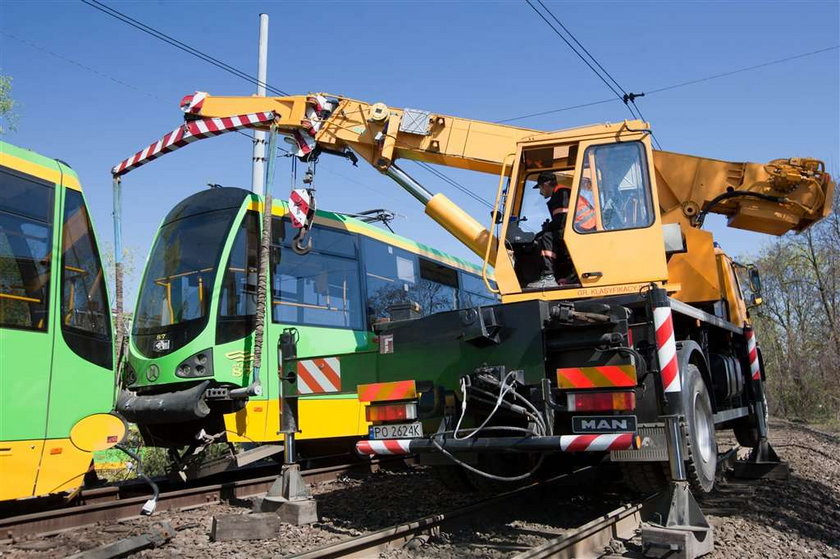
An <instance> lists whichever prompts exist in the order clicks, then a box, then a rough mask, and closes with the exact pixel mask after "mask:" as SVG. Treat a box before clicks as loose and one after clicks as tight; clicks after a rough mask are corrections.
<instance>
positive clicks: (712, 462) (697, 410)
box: [682, 364, 717, 493]
mask: <svg viewBox="0 0 840 559" xmlns="http://www.w3.org/2000/svg"><path fill="white" fill-rule="evenodd" d="M682 397H683V406H684V410H685V420H686V427H687V431H688V437H687V442H688V456H687V457H686V461H685V465H686V473H687V474H688V481H689V485H690V486H691V490H692V491H694V492H696V493H708V492H710V491H711V490H712V488H713V487H714V485H715V472H716V471H717V441H716V440H715V422H714V417H713V414H712V402H711V399H710V398H709V391H708V389H707V388H706V383H705V382H703V377H702V375H701V374H700V370H699V369H698V368H697V367H696V366H695V365H691V364H689V365H688V366H686V368H685V370H684V374H683V389H682Z"/></svg>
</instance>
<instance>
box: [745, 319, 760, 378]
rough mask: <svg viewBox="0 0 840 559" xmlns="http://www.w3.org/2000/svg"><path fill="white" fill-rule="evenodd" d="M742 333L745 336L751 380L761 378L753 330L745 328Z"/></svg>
mask: <svg viewBox="0 0 840 559" xmlns="http://www.w3.org/2000/svg"><path fill="white" fill-rule="evenodd" d="M744 334H746V336H747V353H748V354H749V358H750V374H751V375H752V379H753V380H761V370H760V368H759V366H758V348H757V347H756V343H755V332H753V330H752V328H745V329H744Z"/></svg>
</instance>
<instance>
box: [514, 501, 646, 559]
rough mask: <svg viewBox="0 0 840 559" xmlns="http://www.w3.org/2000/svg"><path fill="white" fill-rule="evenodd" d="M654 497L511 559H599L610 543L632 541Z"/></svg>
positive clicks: (613, 512) (618, 510) (593, 521)
mask: <svg viewBox="0 0 840 559" xmlns="http://www.w3.org/2000/svg"><path fill="white" fill-rule="evenodd" d="M657 495H658V494H657ZM657 495H654V496H652V497H649V498H647V499H645V500H644V501H641V502H636V503H630V504H626V505H623V506H621V507H619V508H617V509H615V510H613V511H611V512H608V513H607V514H605V515H604V516H602V517H601V518H596V519H595V520H592V521H591V522H587V523H586V524H584V525H582V526H579V527H577V528H575V529H573V530H570V531H569V532H567V533H565V534H563V535H561V536H558V537H556V538H554V539H552V540H549V541H547V542H546V543H544V544H542V545H539V546H537V547H534V548H532V549H529V550H528V551H525V552H523V553H520V554H518V555H516V556H514V559H544V558H549V557H552V558H559V559H584V558H586V557H601V556H602V555H604V548H605V547H606V546H607V545H608V544H609V543H610V540H614V539H615V540H622V541H629V540H630V539H632V538H633V536H634V535H635V533H636V530H637V529H638V528H639V525H640V524H641V523H642V521H643V520H644V519H645V518H648V517H649V515H650V513H651V511H652V510H653V506H654V503H655V502H656V496H657Z"/></svg>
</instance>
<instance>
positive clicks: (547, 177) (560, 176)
mask: <svg viewBox="0 0 840 559" xmlns="http://www.w3.org/2000/svg"><path fill="white" fill-rule="evenodd" d="M546 181H549V182H553V183H556V184H561V185H563V186H567V187H569V188H571V187H572V175H571V174H569V173H550V172H545V173H540V176H539V177H538V178H537V184H535V185H534V186H533V188H539V187H540V185H541V184H542V183H544V182H546Z"/></svg>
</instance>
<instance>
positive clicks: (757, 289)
mask: <svg viewBox="0 0 840 559" xmlns="http://www.w3.org/2000/svg"><path fill="white" fill-rule="evenodd" d="M749 278H750V290H752V292H753V293H761V275H760V274H759V273H758V270H757V269H756V268H753V267H750V271H749ZM759 299H760V297H759Z"/></svg>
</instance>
